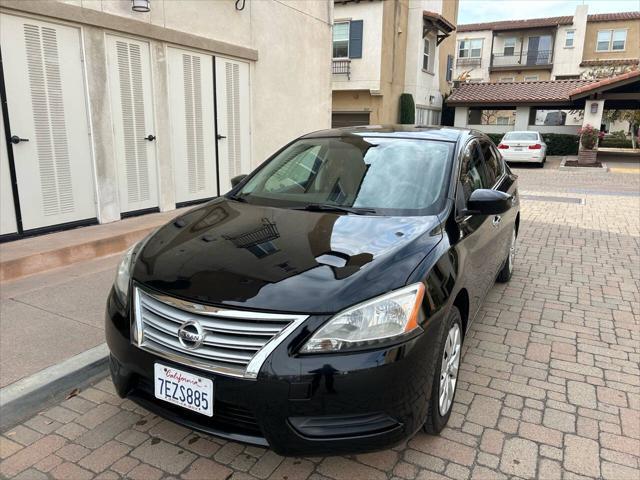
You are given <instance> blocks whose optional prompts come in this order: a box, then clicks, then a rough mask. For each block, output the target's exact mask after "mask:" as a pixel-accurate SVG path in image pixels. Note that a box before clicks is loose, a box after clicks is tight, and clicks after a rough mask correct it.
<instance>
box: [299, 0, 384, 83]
mask: <svg viewBox="0 0 640 480" xmlns="http://www.w3.org/2000/svg"><path fill="white" fill-rule="evenodd" d="M303 3H304V2H303ZM331 3H333V2H331ZM384 3H385V2H379V1H375V2H362V3H346V4H336V5H335V9H334V13H333V17H334V22H339V21H341V20H362V58H352V59H351V75H350V76H351V79H350V80H348V79H347V77H346V75H334V76H333V85H332V87H333V90H373V91H379V90H380V89H381V86H380V81H381V79H380V76H381V68H382V42H381V41H380V40H381V38H382V23H383V21H382V17H383V9H384ZM329 43H331V40H329Z"/></svg>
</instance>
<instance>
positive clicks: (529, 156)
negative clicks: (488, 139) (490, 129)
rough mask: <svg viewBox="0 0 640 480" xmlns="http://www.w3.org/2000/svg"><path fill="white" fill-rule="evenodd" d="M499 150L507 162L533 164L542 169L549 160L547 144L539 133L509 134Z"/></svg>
mask: <svg viewBox="0 0 640 480" xmlns="http://www.w3.org/2000/svg"><path fill="white" fill-rule="evenodd" d="M498 149H499V150H500V153H501V154H502V157H503V158H504V159H505V160H506V161H507V162H533V163H538V164H539V166H540V167H542V166H543V165H544V162H545V161H546V159H547V144H546V143H544V140H543V139H542V135H540V133H539V132H532V131H524V132H507V133H505V135H504V137H502V140H501V141H500V143H499V144H498Z"/></svg>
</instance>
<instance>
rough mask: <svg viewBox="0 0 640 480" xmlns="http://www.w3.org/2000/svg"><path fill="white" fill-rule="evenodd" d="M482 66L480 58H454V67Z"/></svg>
mask: <svg viewBox="0 0 640 480" xmlns="http://www.w3.org/2000/svg"><path fill="white" fill-rule="evenodd" d="M480 66H482V58H480V57H475V58H458V59H456V67H480Z"/></svg>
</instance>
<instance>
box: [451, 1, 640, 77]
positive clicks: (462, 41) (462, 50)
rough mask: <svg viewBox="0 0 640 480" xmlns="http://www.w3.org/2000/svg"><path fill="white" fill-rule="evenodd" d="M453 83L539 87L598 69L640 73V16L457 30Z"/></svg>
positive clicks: (579, 15)
mask: <svg viewBox="0 0 640 480" xmlns="http://www.w3.org/2000/svg"><path fill="white" fill-rule="evenodd" d="M456 41H457V47H456V60H455V73H454V77H455V78H456V79H458V80H463V81H467V82H534V81H547V80H567V79H576V78H580V77H581V76H586V75H587V73H588V71H589V70H592V69H594V68H598V67H611V66H616V67H634V66H635V67H637V65H638V63H639V61H640V60H639V59H640V11H635V12H620V13H604V14H593V15H589V14H588V6H587V5H579V6H578V7H577V8H576V11H575V14H574V15H573V16H563V17H549V18H534V19H528V20H506V21H500V22H488V23H474V24H465V25H458V29H457V33H456Z"/></svg>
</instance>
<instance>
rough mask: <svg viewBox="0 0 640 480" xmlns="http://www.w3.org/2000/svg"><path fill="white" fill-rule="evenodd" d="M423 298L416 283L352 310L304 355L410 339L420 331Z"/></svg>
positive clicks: (317, 336)
mask: <svg viewBox="0 0 640 480" xmlns="http://www.w3.org/2000/svg"><path fill="white" fill-rule="evenodd" d="M423 297H424V285H422V284H421V283H416V284H414V285H410V286H408V287H405V288H401V289H400V290H396V291H394V292H391V293H387V294H385V295H382V296H380V297H377V298H374V299H372V300H368V301H366V302H364V303H361V304H359V305H356V306H354V307H351V308H349V309H347V310H345V311H343V312H341V313H339V314H337V315H336V316H335V317H333V318H332V319H330V320H329V321H328V322H327V323H326V324H325V325H324V326H323V327H322V328H320V330H318V331H317V332H316V333H315V334H314V335H313V336H312V337H311V338H310V339H309V340H308V341H307V343H305V345H304V346H303V347H302V349H301V350H300V352H301V353H322V352H336V351H344V350H351V349H360V348H363V347H368V346H374V345H377V344H380V343H387V342H392V341H395V340H398V339H399V338H402V337H404V336H408V334H410V332H413V331H414V330H416V329H418V328H420V327H419V326H418V315H419V313H420V305H421V304H422V298H423ZM414 333H415V332H414Z"/></svg>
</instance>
